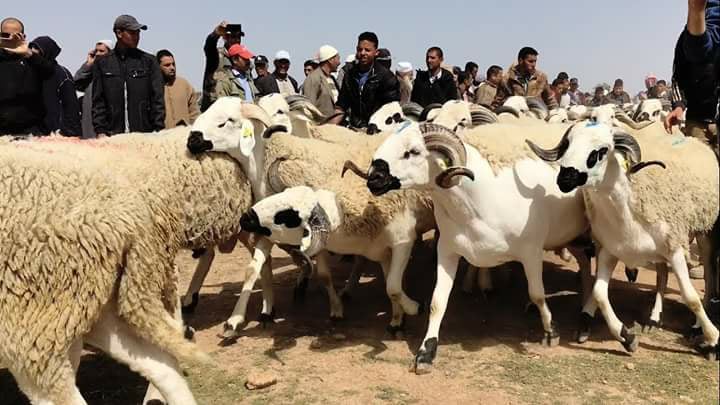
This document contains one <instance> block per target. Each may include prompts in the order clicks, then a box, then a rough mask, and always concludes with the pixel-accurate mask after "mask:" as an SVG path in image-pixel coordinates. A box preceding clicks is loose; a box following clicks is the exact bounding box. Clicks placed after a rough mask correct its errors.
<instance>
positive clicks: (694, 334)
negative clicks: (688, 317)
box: [685, 326, 703, 341]
mask: <svg viewBox="0 0 720 405" xmlns="http://www.w3.org/2000/svg"><path fill="white" fill-rule="evenodd" d="M702 335H703V330H702V328H701V327H699V326H698V327H695V326H691V327H690V330H688V331H687V332H686V333H685V336H686V337H687V339H688V340H691V341H692V340H696V339H697V338H699V337H700V336H702Z"/></svg>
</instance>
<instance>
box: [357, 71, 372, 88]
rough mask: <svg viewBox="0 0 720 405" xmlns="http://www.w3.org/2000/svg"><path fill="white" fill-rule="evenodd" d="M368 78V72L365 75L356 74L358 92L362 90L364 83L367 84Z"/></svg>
mask: <svg viewBox="0 0 720 405" xmlns="http://www.w3.org/2000/svg"><path fill="white" fill-rule="evenodd" d="M368 77H370V71H369V70H368V71H367V72H365V73H361V72H359V73H358V77H357V82H358V86H359V87H360V91H362V88H363V87H364V86H365V83H366V82H367V79H368Z"/></svg>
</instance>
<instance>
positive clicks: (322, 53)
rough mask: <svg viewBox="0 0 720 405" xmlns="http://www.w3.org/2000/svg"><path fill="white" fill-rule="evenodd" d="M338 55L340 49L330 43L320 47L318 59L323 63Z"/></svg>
mask: <svg viewBox="0 0 720 405" xmlns="http://www.w3.org/2000/svg"><path fill="white" fill-rule="evenodd" d="M337 55H338V50H337V49H335V48H333V47H332V46H330V45H323V46H321V47H320V50H319V51H318V55H317V61H318V62H319V63H323V62H325V61H326V60H330V59H332V58H334V57H335V56H337Z"/></svg>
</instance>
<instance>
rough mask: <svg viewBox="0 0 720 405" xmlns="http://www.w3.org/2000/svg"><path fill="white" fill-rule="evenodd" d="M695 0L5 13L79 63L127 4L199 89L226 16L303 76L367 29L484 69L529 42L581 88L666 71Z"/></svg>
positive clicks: (145, 41)
mask: <svg viewBox="0 0 720 405" xmlns="http://www.w3.org/2000/svg"><path fill="white" fill-rule="evenodd" d="M686 8H687V2H685V1H678V0H655V1H650V0H625V1H620V0H604V1H602V2H596V1H578V0H575V1H570V0H555V1H543V2H537V1H534V2H531V1H521V0H504V1H484V2H479V1H478V2H469V1H456V0H444V1H433V2H430V1H398V0H396V1H376V0H368V1H363V2H353V3H349V2H343V1H325V0H320V1H304V2H303V1H285V0H275V1H273V2H270V1H268V2H262V1H254V2H253V1H249V2H248V1H243V2H240V1H236V2H210V1H208V2H200V1H186V0H174V1H164V0H161V1H156V0H152V1H151V0H145V1H137V0H124V1H122V2H119V1H116V2H101V1H86V0H83V1H48V0H40V1H37V0H33V1H31V2H9V1H6V2H4V4H3V7H2V14H4V15H3V17H6V16H16V17H19V18H20V19H21V20H23V21H24V22H25V25H26V32H27V34H28V36H29V37H30V38H34V37H36V36H39V35H50V36H52V37H53V38H54V39H55V40H56V41H57V42H58V43H59V44H60V46H61V47H62V48H63V50H62V53H61V54H60V57H59V60H60V63H62V64H63V65H65V66H66V67H67V68H68V69H70V71H71V72H73V73H74V72H75V70H76V69H77V68H78V67H79V66H80V65H81V63H82V62H83V61H84V59H85V55H86V53H87V51H88V50H89V49H90V48H91V47H92V46H93V44H94V43H95V41H96V40H98V39H103V38H112V37H113V33H112V23H113V21H114V19H115V17H117V16H118V15H119V14H125V13H127V14H132V15H134V16H135V17H137V18H138V20H140V22H142V23H144V24H147V25H148V26H149V29H148V31H145V32H143V33H142V37H141V40H140V48H142V49H143V50H145V51H147V52H151V53H154V52H155V51H157V50H158V49H162V48H167V49H170V50H171V51H172V52H173V53H174V54H175V57H176V60H177V64H178V73H179V74H180V75H181V76H184V77H185V78H187V79H188V80H190V82H191V83H192V84H193V85H194V86H195V87H196V88H199V87H200V84H201V81H202V70H203V66H204V58H203V53H202V45H203V41H204V40H205V37H206V35H207V34H208V33H209V32H210V31H211V30H212V28H213V27H214V26H215V25H216V24H217V23H218V22H220V21H221V20H223V19H227V20H229V21H230V22H232V23H242V25H243V31H245V33H246V37H245V39H244V43H245V44H246V45H247V46H248V48H250V49H251V50H252V51H253V52H255V53H261V54H264V55H267V56H268V57H269V58H270V59H272V55H274V54H275V52H276V51H277V50H279V49H287V50H288V51H289V52H290V54H291V56H292V62H293V66H292V67H291V74H292V75H293V76H294V77H295V78H297V79H298V81H302V80H303V76H304V75H303V74H302V62H303V61H304V60H305V59H309V58H310V57H312V56H313V54H314V53H315V52H316V50H317V48H319V47H320V45H323V44H325V43H328V44H331V45H333V46H335V47H336V48H337V49H339V50H340V53H341V55H342V58H343V59H344V57H345V56H346V55H348V54H349V53H352V52H354V49H355V43H356V38H357V35H358V34H359V33H360V32H362V31H365V30H371V31H374V32H376V33H377V34H378V36H379V37H380V46H381V47H387V48H389V49H390V51H391V52H392V54H393V65H395V63H396V62H399V61H401V60H403V61H409V62H411V63H412V64H413V66H414V67H415V68H416V69H417V68H424V67H425V66H424V55H425V50H426V49H427V48H428V47H429V46H435V45H437V46H440V47H441V48H443V50H444V52H445V61H446V62H447V63H450V64H454V65H458V66H461V67H464V65H465V62H467V61H468V60H473V61H475V62H477V63H478V64H479V65H480V69H481V70H482V71H484V70H485V69H487V67H488V66H490V65H492V64H498V65H500V66H503V67H506V66H508V65H509V64H510V63H511V62H512V61H513V60H514V59H515V58H516V56H517V51H518V50H519V49H520V48H521V47H522V46H525V45H529V46H532V47H534V48H536V49H537V50H538V51H539V52H540V59H539V68H540V69H541V70H543V71H545V72H546V73H547V74H548V76H551V80H552V78H554V77H555V75H557V73H558V72H559V71H567V72H568V73H569V74H570V75H571V76H577V77H578V78H579V79H580V86H581V88H583V89H585V90H588V91H589V90H590V89H591V87H592V86H593V85H595V84H597V83H599V82H601V81H606V82H609V83H612V81H613V80H614V79H615V78H617V77H621V78H623V79H624V80H625V87H626V89H627V90H628V91H632V92H637V91H639V90H640V89H641V88H643V87H644V86H643V79H644V77H645V75H646V74H647V73H648V72H653V73H655V74H656V75H657V76H658V77H659V78H664V79H668V80H669V79H670V75H671V71H672V58H673V49H674V46H675V41H676V39H677V36H678V34H679V33H680V31H681V30H682V28H683V26H684V24H685V18H686V13H687V10H686Z"/></svg>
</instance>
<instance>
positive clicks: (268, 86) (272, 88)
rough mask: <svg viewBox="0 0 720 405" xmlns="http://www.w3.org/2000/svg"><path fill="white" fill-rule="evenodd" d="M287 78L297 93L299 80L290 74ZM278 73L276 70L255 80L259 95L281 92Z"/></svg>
mask: <svg viewBox="0 0 720 405" xmlns="http://www.w3.org/2000/svg"><path fill="white" fill-rule="evenodd" d="M316 70H317V69H316ZM287 79H288V80H290V83H291V84H292V87H293V89H294V90H295V93H298V84H297V80H295V79H294V78H293V77H292V76H290V75H288V76H287ZM276 80H277V75H276V74H275V72H272V73H271V74H269V75H265V76H263V77H261V78H259V79H257V80H256V81H255V87H257V89H258V93H257V96H258V97H262V96H267V95H268V94H273V93H280V89H279V88H278V84H277V81H276Z"/></svg>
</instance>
